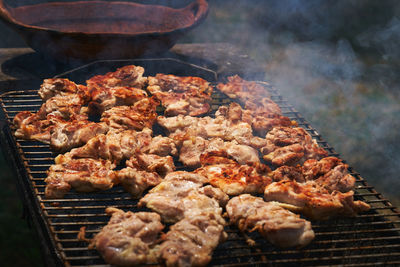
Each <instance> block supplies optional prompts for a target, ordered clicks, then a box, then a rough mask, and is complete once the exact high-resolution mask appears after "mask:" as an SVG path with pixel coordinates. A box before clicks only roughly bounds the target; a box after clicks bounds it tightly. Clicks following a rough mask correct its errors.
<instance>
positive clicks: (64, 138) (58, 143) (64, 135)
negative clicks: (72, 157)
mask: <svg viewBox="0 0 400 267" xmlns="http://www.w3.org/2000/svg"><path fill="white" fill-rule="evenodd" d="M107 131H108V126H107V125H106V124H105V123H96V122H91V121H86V120H74V121H67V122H58V123H57V124H56V125H55V126H54V127H52V129H51V135H50V147H51V148H52V150H54V151H57V152H66V151H69V150H70V149H71V148H74V147H79V146H82V145H84V144H86V143H87V142H88V141H89V140H90V139H91V138H93V137H95V136H96V135H98V134H104V133H106V132H107Z"/></svg>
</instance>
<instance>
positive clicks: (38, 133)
mask: <svg viewBox="0 0 400 267" xmlns="http://www.w3.org/2000/svg"><path fill="white" fill-rule="evenodd" d="M59 122H64V120H62V118H60V117H58V116H54V115H48V116H47V119H41V118H40V117H39V116H38V115H37V114H35V113H32V112H29V111H22V112H19V113H18V114H17V115H15V117H14V120H13V123H14V125H15V126H16V128H17V130H16V131H15V136H16V137H17V138H21V139H28V140H37V141H40V142H43V143H47V144H49V143H50V136H51V130H52V129H53V128H54V127H55V126H56V125H57V124H58V123H59Z"/></svg>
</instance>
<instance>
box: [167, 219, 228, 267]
mask: <svg viewBox="0 0 400 267" xmlns="http://www.w3.org/2000/svg"><path fill="white" fill-rule="evenodd" d="M224 224H225V221H224V220H223V219H222V218H221V217H220V216H216V215H215V214H213V213H200V214H196V215H194V216H190V217H185V218H184V219H182V220H181V221H179V222H177V223H176V224H174V225H172V226H171V228H170V230H169V232H168V233H167V234H166V235H165V236H164V237H163V240H164V241H163V243H162V244H161V245H160V258H159V259H160V261H161V263H162V264H164V265H165V266H206V265H207V264H208V263H209V262H210V261H211V258H212V252H213V250H214V249H215V248H216V247H217V246H218V244H219V243H220V242H223V241H224V240H225V239H226V237H227V234H226V233H225V232H224Z"/></svg>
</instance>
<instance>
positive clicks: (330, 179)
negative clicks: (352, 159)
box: [303, 157, 356, 192]
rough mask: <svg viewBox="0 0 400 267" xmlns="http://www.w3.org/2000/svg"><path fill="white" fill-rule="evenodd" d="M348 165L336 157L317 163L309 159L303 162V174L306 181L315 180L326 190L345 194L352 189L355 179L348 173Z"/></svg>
mask: <svg viewBox="0 0 400 267" xmlns="http://www.w3.org/2000/svg"><path fill="white" fill-rule="evenodd" d="M348 167H349V166H348V165H347V164H344V163H343V162H342V160H341V159H339V158H336V157H326V158H323V159H321V160H320V161H317V160H315V159H310V160H307V161H306V162H304V165H303V174H304V177H305V179H306V180H315V182H316V183H317V184H319V185H320V186H322V187H324V188H325V189H327V190H328V191H329V192H332V191H334V190H337V191H340V192H347V191H350V190H352V189H354V184H355V182H356V179H355V178H354V176H352V175H351V174H349V173H348V171H347V169H348Z"/></svg>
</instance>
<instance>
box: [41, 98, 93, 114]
mask: <svg viewBox="0 0 400 267" xmlns="http://www.w3.org/2000/svg"><path fill="white" fill-rule="evenodd" d="M83 103H84V101H83V99H82V98H81V97H80V96H79V95H76V94H68V95H56V96H53V97H51V98H49V99H47V100H46V102H44V103H43V104H42V106H41V107H40V109H39V111H38V112H37V115H38V117H39V118H40V119H42V120H44V119H46V118H47V116H48V115H50V114H51V115H54V116H58V117H60V118H61V119H63V120H75V119H78V120H81V119H87V114H86V113H87V110H86V108H85V107H83V106H82V105H83Z"/></svg>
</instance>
